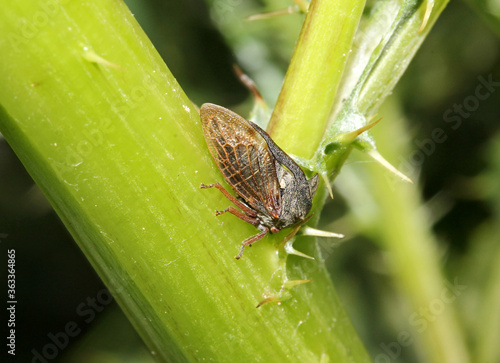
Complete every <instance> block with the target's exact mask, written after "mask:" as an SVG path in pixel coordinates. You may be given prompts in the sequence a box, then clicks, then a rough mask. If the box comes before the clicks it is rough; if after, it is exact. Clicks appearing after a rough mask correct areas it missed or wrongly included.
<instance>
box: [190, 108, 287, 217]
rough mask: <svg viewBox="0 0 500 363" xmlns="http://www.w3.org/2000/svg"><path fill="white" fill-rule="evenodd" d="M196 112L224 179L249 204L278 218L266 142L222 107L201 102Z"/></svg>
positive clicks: (273, 174) (276, 192) (278, 206)
mask: <svg viewBox="0 0 500 363" xmlns="http://www.w3.org/2000/svg"><path fill="white" fill-rule="evenodd" d="M200 115H201V123H202V126H203V133H204V135H205V140H206V142H207V145H208V147H209V149H210V152H211V154H212V157H213V158H214V160H215V163H216V164H217V166H218V167H219V170H220V171H221V173H222V174H223V175H224V178H225V179H226V181H227V182H228V183H229V184H230V185H231V186H232V187H233V189H234V190H235V191H236V192H237V193H238V194H239V195H240V196H241V197H242V198H243V199H244V200H245V201H246V202H247V203H248V204H250V206H251V207H253V208H254V209H256V210H258V211H260V212H262V213H265V214H268V215H271V216H273V217H274V218H279V216H280V211H281V196H280V189H279V182H278V178H277V175H276V169H275V164H274V158H273V156H272V154H271V152H270V151H269V147H268V145H267V143H266V141H265V140H264V139H263V138H262V136H261V135H260V134H259V133H257V132H256V131H255V129H254V128H253V127H252V126H251V125H250V123H249V122H248V121H247V120H245V119H244V118H242V117H241V116H239V115H238V114H236V113H234V112H232V111H230V110H228V109H225V108H224V107H221V106H217V105H213V104H204V105H202V107H201V110H200Z"/></svg>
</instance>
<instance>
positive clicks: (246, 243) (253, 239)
mask: <svg viewBox="0 0 500 363" xmlns="http://www.w3.org/2000/svg"><path fill="white" fill-rule="evenodd" d="M264 228H265V229H264V230H263V231H262V232H260V233H259V234H256V235H255V236H252V237H250V238H247V239H246V240H244V241H243V243H242V244H241V250H240V253H238V256H236V257H235V258H236V259H237V260H239V259H240V258H241V255H242V254H243V250H244V249H245V247H246V246H250V245H251V244H252V243H254V242H257V241H258V240H259V239H261V238H262V237H264V236H265V235H266V234H267V232H269V228H267V227H264Z"/></svg>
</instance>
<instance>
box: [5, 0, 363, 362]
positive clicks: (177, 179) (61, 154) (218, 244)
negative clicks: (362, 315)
mask: <svg viewBox="0 0 500 363" xmlns="http://www.w3.org/2000/svg"><path fill="white" fill-rule="evenodd" d="M0 33H1V34H2V39H1V40H0V52H1V53H2V57H0V82H1V84H2V85H3V86H2V87H1V88H0V105H1V109H0V131H1V132H2V133H3V134H4V136H5V138H6V140H7V141H8V142H9V144H10V145H11V147H12V148H13V149H14V151H15V152H16V154H17V155H18V156H19V158H20V159H21V161H22V163H23V164H24V165H25V167H26V169H27V170H28V172H29V173H30V174H31V176H32V177H33V179H34V180H35V181H36V183H37V184H38V185H39V186H40V188H41V189H42V190H43V192H44V193H45V195H46V196H47V198H48V199H49V201H50V202H51V204H52V205H53V207H54V209H55V210H56V212H57V213H58V215H59V216H60V218H61V219H62V221H63V222H64V224H65V225H66V227H67V228H68V230H69V231H70V232H71V234H72V236H73V237H74V239H75V241H76V242H77V243H78V245H79V246H80V248H81V249H82V250H83V252H84V253H85V255H86V256H87V257H88V259H89V260H90V262H91V263H92V265H93V266H94V268H95V269H96V271H97V272H98V273H99V275H100V277H101V278H102V279H103V281H104V282H105V283H106V285H107V286H108V287H109V288H110V290H111V291H112V293H113V295H114V296H115V297H116V299H117V301H118V303H119V304H120V306H121V307H122V309H123V310H124V311H125V313H126V314H127V316H128V318H129V319H130V320H131V322H132V323H133V324H134V326H135V328H136V329H137V330H138V331H139V333H140V334H141V336H142V337H143V339H144V340H145V342H146V343H147V345H148V346H149V348H150V349H151V351H152V353H153V354H154V356H155V357H157V358H158V359H159V360H162V361H176V362H179V361H201V360H207V361H208V360H213V361H218V362H234V361H238V362H244V361H276V362H280V361H287V360H289V359H290V357H294V359H296V360H297V361H302V362H310V361H319V360H324V361H327V360H328V359H329V360H330V361H332V362H337V361H341V362H365V361H368V358H367V355H366V352H365V350H364V348H363V347H362V345H361V343H360V341H359V339H358V337H357V335H356V333H355V332H354V330H353V328H352V327H351V325H350V323H349V321H348V318H347V317H346V315H345V312H344V311H343V309H342V308H341V305H340V302H339V300H338V298H337V297H336V295H335V291H334V289H333V287H332V285H331V282H330V280H329V278H328V275H327V273H326V271H325V269H324V266H323V265H322V264H321V263H317V262H314V263H315V265H312V266H313V267H314V269H315V270H314V271H311V274H310V277H312V278H313V279H314V283H309V284H305V285H301V286H298V287H297V288H295V290H294V293H293V298H291V299H290V300H288V301H286V302H284V303H283V304H282V305H277V304H267V305H264V306H262V307H261V308H259V309H256V308H255V306H256V305H257V303H258V302H259V301H260V300H261V299H262V298H263V297H262V296H263V293H264V292H266V290H273V289H275V288H276V286H270V283H269V281H270V280H271V279H272V276H273V274H275V273H276V272H277V271H278V270H279V268H280V266H279V263H278V262H279V261H278V258H277V256H276V247H275V246H274V245H273V244H272V243H270V242H275V243H276V242H278V241H280V240H281V239H282V238H283V237H284V235H285V234H286V232H283V233H280V234H278V235H275V236H274V237H271V238H266V239H264V240H262V241H261V242H259V243H258V244H256V245H255V247H254V248H252V249H248V250H247V251H246V252H245V254H244V255H243V258H242V260H240V261H236V260H234V255H236V253H237V252H238V249H239V244H240V241H242V240H243V239H245V238H246V237H249V236H250V235H252V234H255V233H256V230H255V228H254V227H252V226H250V225H247V224H245V223H243V222H242V221H240V220H238V219H237V218H234V217H233V216H231V215H223V216H220V217H218V218H216V217H215V216H214V214H213V210H214V209H216V208H218V209H223V208H225V207H227V205H228V204H229V202H228V201H227V200H225V199H224V198H223V197H222V195H221V194H220V193H219V192H218V191H217V190H200V189H199V186H200V184H201V183H202V182H203V183H212V182H217V181H220V182H222V176H221V175H220V173H219V172H218V170H217V168H216V167H215V165H214V163H213V161H212V160H211V158H210V155H209V152H208V149H207V147H206V145H205V142H204V140H203V136H202V132H201V126H200V121H199V116H198V114H197V112H196V111H195V108H194V107H193V105H192V104H191V102H190V101H189V99H188V98H187V97H186V95H185V94H184V93H183V91H182V89H181V88H180V86H179V85H178V84H177V82H176V80H175V79H174V77H173V76H172V74H171V73H170V71H169V70H168V68H167V67H166V66H165V64H164V63H163V61H162V59H161V58H160V57H159V55H158V54H157V52H156V51H155V49H154V48H153V46H152V45H151V43H150V42H149V40H148V39H147V37H146V36H145V34H144V33H143V31H142V30H141V28H140V27H139V26H138V24H137V23H136V21H135V19H134V17H133V16H132V14H130V12H129V11H128V9H127V8H126V7H125V6H124V5H123V4H122V3H121V2H118V1H112V0H88V1H85V2H70V1H59V2H57V1H48V2H41V1H36V0H22V1H18V2H4V3H2V5H0Z"/></svg>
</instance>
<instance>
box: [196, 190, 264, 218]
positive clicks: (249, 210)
mask: <svg viewBox="0 0 500 363" xmlns="http://www.w3.org/2000/svg"><path fill="white" fill-rule="evenodd" d="M214 187H215V188H217V189H219V190H220V191H221V192H222V194H224V195H225V197H226V198H227V199H229V200H230V201H231V202H233V203H234V204H236V206H237V207H238V208H240V209H241V210H242V211H243V212H245V213H246V214H248V215H249V216H250V217H257V213H256V212H255V211H254V210H253V209H252V208H249V207H248V206H247V205H246V204H244V203H242V202H241V201H239V200H238V199H236V198H235V197H233V196H232V195H231V193H229V192H228V191H227V190H226V189H225V188H224V187H223V186H222V185H221V184H220V183H215V184H209V185H205V184H203V183H202V184H201V185H200V188H201V189H207V188H214ZM228 209H229V208H228ZM233 209H234V208H233ZM224 212H230V213H233V212H231V211H230V210H225V211H224ZM224 212H222V213H224ZM233 214H234V213H233ZM234 215H235V216H236V217H238V218H241V217H240V216H239V215H236V214H234ZM241 219H243V218H241ZM243 220H244V221H247V220H246V219H243ZM247 222H248V221H247ZM249 223H252V222H249ZM252 224H253V223H252Z"/></svg>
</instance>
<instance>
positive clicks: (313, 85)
mask: <svg viewBox="0 0 500 363" xmlns="http://www.w3.org/2000/svg"><path fill="white" fill-rule="evenodd" d="M364 4H365V1H364V0H350V1H343V0H313V1H312V2H311V4H310V6H309V11H308V13H307V16H306V19H305V22H304V25H303V27H302V30H301V33H300V37H299V40H298V44H297V47H296V49H295V52H294V54H293V57H292V60H291V63H290V66H289V68H288V71H287V75H286V77H285V82H284V85H283V88H282V90H281V93H280V96H279V98H278V102H277V103H276V106H275V108H274V112H273V115H272V117H271V121H270V124H269V127H268V131H269V133H270V134H271V135H272V136H273V138H274V140H276V142H277V144H278V145H281V146H282V147H283V148H284V150H285V151H287V152H288V153H291V154H294V155H297V156H300V157H302V158H310V157H311V156H312V155H313V154H314V152H315V150H316V148H317V146H318V144H319V142H320V140H321V138H322V137H323V133H324V130H325V127H326V124H327V122H328V116H329V115H330V111H331V109H332V105H333V100H334V98H335V95H336V91H337V87H338V85H339V82H340V79H341V76H342V73H343V70H344V66H345V63H346V60H347V57H348V55H349V52H350V48H351V44H352V40H353V37H354V32H355V31H356V27H357V25H358V22H359V19H360V17H361V12H362V11H363V7H364Z"/></svg>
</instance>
